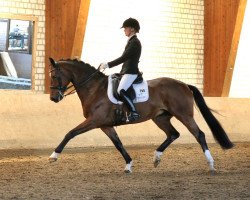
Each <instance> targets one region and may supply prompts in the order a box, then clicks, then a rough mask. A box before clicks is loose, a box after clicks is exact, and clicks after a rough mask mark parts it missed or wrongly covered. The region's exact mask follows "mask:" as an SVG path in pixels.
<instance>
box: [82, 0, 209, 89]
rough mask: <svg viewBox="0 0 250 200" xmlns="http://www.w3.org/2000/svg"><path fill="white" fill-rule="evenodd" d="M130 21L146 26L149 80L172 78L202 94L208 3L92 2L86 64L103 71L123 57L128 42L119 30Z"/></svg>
mask: <svg viewBox="0 0 250 200" xmlns="http://www.w3.org/2000/svg"><path fill="white" fill-rule="evenodd" d="M129 17H133V18H136V19H138V21H139V22H140V25H141V30H140V33H139V34H138V38H139V39H140V40H141V43H142V55H141V59H140V63H139V67H140V69H141V71H143V72H144V77H145V78H146V79H152V78H156V77H162V76H168V77H172V78H175V79H179V80H182V81H184V82H186V83H189V84H193V85H196V86H197V87H198V88H199V89H200V90H201V91H202V90H203V40H204V34H203V30H204V25H203V20H204V0H154V1H145V0H127V1H124V0H107V1H103V0H91V3H90V10H89V16H88V21H87V28H86V35H85V38H84V42H83V51H82V60H83V61H85V62H88V63H90V64H91V65H94V66H95V67H98V65H99V64H100V63H101V62H108V61H111V60H113V59H116V58H117V57H119V56H121V54H122V52H123V50H124V47H125V45H126V42H127V38H126V37H125V35H124V32H123V29H120V27H121V25H122V23H123V21H124V20H125V19H127V18H129ZM119 69H120V68H118V69H117V68H116V69H114V70H113V69H112V70H106V71H107V73H108V74H109V73H111V72H114V71H116V72H117V71H119Z"/></svg>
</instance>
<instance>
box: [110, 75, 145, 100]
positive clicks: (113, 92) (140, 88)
mask: <svg viewBox="0 0 250 200" xmlns="http://www.w3.org/2000/svg"><path fill="white" fill-rule="evenodd" d="M112 76H113V77H114V78H112ZM119 77H120V78H119ZM121 77H122V76H121V75H120V74H112V75H110V76H109V77H108V90H107V95H108V97H109V100H110V101H111V102H112V103H114V104H123V102H122V101H121V100H120V98H119V95H118V93H117V88H118V86H119V79H121ZM113 84H114V85H115V86H113ZM129 90H130V91H129ZM127 92H129V94H130V95H132V96H131V97H133V98H131V99H133V103H139V102H145V101H147V100H148V98H149V92H148V83H147V81H145V80H143V81H142V82H141V83H138V84H137V83H136V84H133V85H132V86H131V87H130V88H129V89H128V90H127Z"/></svg>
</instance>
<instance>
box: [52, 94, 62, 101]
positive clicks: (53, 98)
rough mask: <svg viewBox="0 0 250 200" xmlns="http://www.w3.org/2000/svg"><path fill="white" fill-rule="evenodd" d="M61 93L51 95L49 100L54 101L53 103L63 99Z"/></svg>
mask: <svg viewBox="0 0 250 200" xmlns="http://www.w3.org/2000/svg"><path fill="white" fill-rule="evenodd" d="M63 97H64V96H63V95H62V94H58V95H57V96H51V97H50V100H51V101H54V102H55V103H58V102H59V101H61V100H62V99H63Z"/></svg>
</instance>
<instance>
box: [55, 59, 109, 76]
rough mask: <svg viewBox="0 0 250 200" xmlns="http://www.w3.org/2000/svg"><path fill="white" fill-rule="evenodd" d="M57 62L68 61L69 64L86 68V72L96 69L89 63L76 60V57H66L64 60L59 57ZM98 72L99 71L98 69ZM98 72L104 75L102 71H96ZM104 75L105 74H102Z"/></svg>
mask: <svg viewBox="0 0 250 200" xmlns="http://www.w3.org/2000/svg"><path fill="white" fill-rule="evenodd" d="M59 62H67V63H69V64H71V65H76V66H80V67H82V68H84V69H85V70H86V72H87V73H90V74H91V73H93V72H95V71H97V70H98V69H96V68H95V67H93V66H91V65H90V64H88V63H85V62H83V61H81V60H78V59H66V60H64V59H60V60H59ZM98 71H99V70H98ZM99 72H100V71H99ZM98 74H100V75H101V74H102V75H104V74H103V73H102V72H100V73H98ZM104 76H105V75H104Z"/></svg>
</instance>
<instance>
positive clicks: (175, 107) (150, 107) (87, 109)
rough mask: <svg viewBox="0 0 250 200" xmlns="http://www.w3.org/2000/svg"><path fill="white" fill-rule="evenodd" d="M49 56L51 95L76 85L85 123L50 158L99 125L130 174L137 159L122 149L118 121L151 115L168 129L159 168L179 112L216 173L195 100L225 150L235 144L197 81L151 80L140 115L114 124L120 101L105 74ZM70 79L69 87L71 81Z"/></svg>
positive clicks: (138, 106) (57, 96) (174, 133)
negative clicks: (111, 95)
mask: <svg viewBox="0 0 250 200" xmlns="http://www.w3.org/2000/svg"><path fill="white" fill-rule="evenodd" d="M49 60H50V63H51V64H50V66H51V70H50V77H51V78H50V79H51V80H50V81H51V83H50V84H51V86H50V100H51V101H54V102H55V103H58V102H59V101H61V100H62V99H63V98H64V97H65V96H66V95H69V94H71V92H69V93H68V94H65V93H66V92H68V91H69V89H70V88H71V87H72V86H74V88H75V89H74V90H75V92H76V93H77V95H78V97H79V99H80V101H81V105H82V109H83V115H84V117H85V120H84V121H83V122H82V123H80V124H79V125H78V126H76V127H75V128H73V129H72V130H70V131H69V132H68V133H67V134H66V135H65V137H64V138H63V140H62V141H61V143H60V144H59V145H58V146H57V147H56V148H55V150H54V152H53V153H52V154H51V156H50V157H49V161H50V162H54V161H57V159H58V157H59V155H60V154H61V153H62V151H63V149H64V147H65V146H66V144H67V143H68V142H69V141H70V140H71V139H73V138H74V137H75V136H77V135H79V134H82V133H85V132H87V131H89V130H92V129H96V128H99V129H101V130H102V131H103V132H104V133H105V134H106V135H107V136H108V137H109V139H110V140H111V141H112V142H113V144H114V146H115V147H116V149H117V150H118V151H119V152H120V154H121V155H122V156H123V158H124V160H125V162H126V165H125V169H124V172H125V173H131V172H132V166H133V160H132V158H131V157H130V155H129V154H128V152H127V151H126V149H125V148H124V146H123V144H122V142H121V140H120V139H119V137H118V134H117V132H116V130H115V128H114V126H120V125H124V124H135V123H141V122H145V121H147V120H150V119H151V120H153V122H154V123H155V124H156V125H157V126H158V127H159V128H160V129H161V130H162V131H164V132H165V134H166V139H165V141H163V143H162V144H161V145H160V146H159V147H158V148H157V149H156V150H155V152H154V157H153V164H154V166H155V167H157V166H158V165H159V164H160V161H161V159H162V155H163V152H164V150H166V148H167V147H168V146H169V145H170V144H171V143H172V142H173V141H175V140H176V139H177V138H179V136H180V133H179V132H178V131H177V130H176V129H175V128H174V126H173V125H172V124H171V121H170V119H171V118H172V117H175V118H176V119H178V120H179V121H180V122H181V123H182V124H183V125H184V126H186V127H187V129H188V130H189V131H190V133H191V134H192V135H193V136H194V137H195V139H196V140H197V142H198V143H199V144H200V146H201V148H202V150H203V153H204V154H205V157H206V160H207V162H208V167H209V170H210V172H211V173H214V172H215V168H214V159H213V157H212V155H211V153H210V150H209V148H208V145H207V142H206V139H205V134H204V133H203V132H202V131H201V130H200V128H199V127H198V125H197V123H196V122H195V120H194V102H195V104H196V105H197V106H198V108H199V110H200V112H201V114H202V116H203V118H204V119H205V121H206V123H207V124H208V126H209V128H210V130H211V132H212V134H213V136H214V138H215V140H216V141H217V142H218V143H219V145H220V146H221V147H222V148H223V149H230V148H232V147H233V143H232V142H231V141H230V139H229V138H228V136H227V134H226V132H225V130H224V129H223V127H222V126H221V124H220V123H219V121H218V120H217V119H216V118H215V116H214V115H213V114H212V111H211V109H210V108H209V107H208V106H207V104H206V102H205V100H204V98H203V96H202V94H201V93H200V91H199V90H198V89H197V87H195V86H193V85H189V84H185V83H183V82H181V81H178V80H175V79H172V78H168V77H161V78H156V79H153V80H147V83H148V91H149V99H148V100H147V101H145V102H142V103H137V104H136V105H135V106H136V109H137V111H138V113H139V114H140V118H139V119H138V120H136V121H132V122H127V121H125V122H120V123H114V122H115V118H116V115H115V112H116V111H117V109H115V108H116V107H117V105H115V104H114V103H112V102H111V101H110V100H109V98H108V95H107V87H108V76H107V75H105V74H104V73H103V72H101V71H99V69H96V68H95V67H93V66H91V65H90V64H88V63H84V62H83V61H79V60H76V59H74V60H71V59H67V60H63V59H61V60H58V61H55V60H54V59H53V58H49ZM69 84H71V86H68V85H69ZM122 110H124V111H128V109H127V108H126V106H123V105H122Z"/></svg>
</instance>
